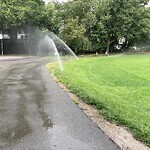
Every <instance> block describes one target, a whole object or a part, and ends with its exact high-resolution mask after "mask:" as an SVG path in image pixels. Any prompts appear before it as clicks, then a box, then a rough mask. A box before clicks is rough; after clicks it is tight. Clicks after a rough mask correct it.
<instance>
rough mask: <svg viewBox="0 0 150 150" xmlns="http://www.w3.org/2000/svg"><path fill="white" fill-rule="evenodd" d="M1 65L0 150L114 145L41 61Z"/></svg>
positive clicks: (84, 149)
mask: <svg viewBox="0 0 150 150" xmlns="http://www.w3.org/2000/svg"><path fill="white" fill-rule="evenodd" d="M0 63H1V62H0ZM2 66H3V67H2V68H0V150H117V149H118V147H117V145H116V144H114V143H113V142H112V141H111V140H110V139H108V137H106V136H105V135H104V134H103V133H102V131H101V130H100V129H99V128H98V127H97V125H95V123H93V122H92V121H91V120H90V119H89V118H88V117H87V116H86V115H85V114H84V113H83V111H82V110H80V109H79V108H78V107H77V106H76V105H75V104H74V103H73V102H72V101H71V100H70V98H69V96H68V95H67V94H66V93H65V92H64V91H63V90H62V89H61V88H60V87H59V86H58V85H57V84H56V83H55V82H54V81H53V80H52V78H51V77H50V75H49V74H48V72H47V71H46V69H45V65H44V63H42V62H41V61H39V60H26V61H25V60H24V61H23V62H15V63H11V62H10V63H9V65H8V64H7V65H3V64H2Z"/></svg>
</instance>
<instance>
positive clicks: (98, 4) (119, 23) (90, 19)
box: [58, 0, 150, 52]
mask: <svg viewBox="0 0 150 150" xmlns="http://www.w3.org/2000/svg"><path fill="white" fill-rule="evenodd" d="M147 2H148V1H146V0H145V1H144V0H129V1H127V0H124V1H122V0H113V1H111V0H102V1H99V0H82V1H81V0H73V1H69V2H67V3H65V4H62V5H60V7H59V10H60V11H58V12H59V15H58V16H60V19H61V21H62V24H61V30H60V31H61V36H62V37H64V39H65V40H66V42H67V43H68V44H69V46H71V45H75V46H76V45H78V43H80V41H81V39H80V38H78V40H77V39H76V37H75V38H74V39H72V41H73V42H71V43H70V35H69V34H68V31H69V29H68V24H69V25H70V22H71V24H72V26H73V23H74V22H72V20H75V23H74V25H75V28H74V29H73V28H71V29H70V33H72V32H74V31H73V30H75V32H76V30H77V29H78V30H79V32H78V33H80V30H81V28H80V27H81V26H82V28H84V30H85V32H84V33H82V32H81V35H82V38H83V37H84V38H85V39H87V41H89V44H88V45H87V46H86V47H87V48H88V49H89V50H90V51H99V52H101V51H103V50H106V49H107V50H108V51H109V49H111V51H114V47H115V45H118V43H119V39H120V38H123V37H124V38H125V39H126V42H125V43H124V45H122V49H124V48H125V47H128V46H129V45H134V44H135V43H137V42H139V41H145V39H149V35H150V34H149V33H150V9H149V7H145V5H146V4H147ZM76 18H78V19H76ZM77 24H78V25H79V26H80V27H79V28H77V27H76V25H77ZM63 34H64V36H63ZM67 35H68V36H67ZM84 38H83V39H84ZM72 43H73V44H72ZM79 45H80V44H79ZM81 48H82V47H80V48H79V46H77V50H79V51H80V49H81Z"/></svg>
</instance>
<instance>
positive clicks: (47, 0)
mask: <svg viewBox="0 0 150 150" xmlns="http://www.w3.org/2000/svg"><path fill="white" fill-rule="evenodd" d="M44 1H45V3H46V4H47V3H48V2H50V1H58V2H67V1H68V0H44Z"/></svg>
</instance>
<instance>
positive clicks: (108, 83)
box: [55, 55, 150, 146]
mask: <svg viewBox="0 0 150 150" xmlns="http://www.w3.org/2000/svg"><path fill="white" fill-rule="evenodd" d="M55 75H56V76H57V77H58V78H59V80H60V81H61V82H63V83H64V84H66V86H67V87H68V88H69V89H71V91H72V92H74V93H75V94H76V95H78V96H79V97H80V98H81V99H82V100H83V101H85V102H86V103H88V104H91V105H95V106H96V107H97V109H98V110H99V111H100V113H101V114H103V116H105V118H107V119H108V120H110V121H114V122H116V123H119V124H121V125H124V126H126V127H128V128H129V129H130V131H132V133H133V135H134V136H135V137H136V138H138V139H140V140H141V141H143V142H144V143H146V144H147V145H148V146H150V55H122V56H118V57H117V56H112V57H102V56H101V57H97V58H96V57H95V58H82V59H80V60H73V61H68V62H65V63H64V72H60V71H59V69H58V68H55Z"/></svg>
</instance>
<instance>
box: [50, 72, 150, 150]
mask: <svg viewBox="0 0 150 150" xmlns="http://www.w3.org/2000/svg"><path fill="white" fill-rule="evenodd" d="M51 76H52V78H53V79H54V80H55V82H57V83H58V84H59V86H60V87H61V88H62V89H63V90H64V91H65V92H67V93H68V94H69V96H70V97H71V99H72V100H73V102H74V103H75V104H77V105H78V106H79V108H81V109H82V110H83V111H84V113H85V114H86V115H87V116H89V117H90V118H91V119H92V120H93V121H94V122H95V123H96V124H97V125H98V127H99V128H100V129H101V130H102V131H103V132H104V133H105V134H106V135H107V136H108V137H109V138H110V139H111V140H112V141H114V142H115V143H117V145H118V146H120V148H121V149H122V150H150V148H149V147H147V146H145V145H144V144H143V143H141V142H140V141H137V140H136V139H135V138H134V137H133V135H132V134H131V133H130V132H129V131H127V129H126V128H125V127H122V126H118V125H116V124H113V123H110V122H108V121H107V120H105V119H104V117H103V116H102V115H100V114H99V112H98V110H96V109H95V108H93V107H92V106H90V105H87V104H86V103H84V102H83V101H81V100H80V99H79V98H78V97H77V96H76V95H75V94H73V93H71V92H70V90H69V89H67V88H66V87H65V85H64V84H62V83H60V82H59V80H58V79H57V78H56V77H55V76H54V74H53V73H51Z"/></svg>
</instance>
